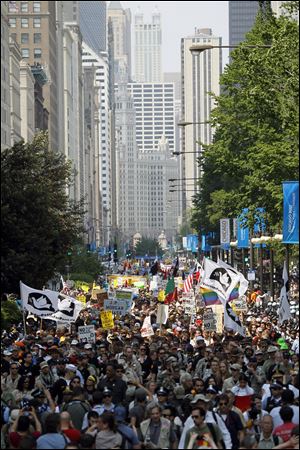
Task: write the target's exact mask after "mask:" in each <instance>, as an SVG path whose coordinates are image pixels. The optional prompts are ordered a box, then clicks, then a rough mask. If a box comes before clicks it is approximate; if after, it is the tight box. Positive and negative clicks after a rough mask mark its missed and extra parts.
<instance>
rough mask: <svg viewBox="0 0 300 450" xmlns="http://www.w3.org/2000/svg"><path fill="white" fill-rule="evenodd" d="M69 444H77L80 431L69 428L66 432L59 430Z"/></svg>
mask: <svg viewBox="0 0 300 450" xmlns="http://www.w3.org/2000/svg"><path fill="white" fill-rule="evenodd" d="M61 431H62V432H63V433H64V434H65V435H66V436H67V438H69V439H70V441H71V442H79V439H80V431H79V430H76V429H75V428H69V429H68V430H61Z"/></svg>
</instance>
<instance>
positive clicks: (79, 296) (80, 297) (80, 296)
mask: <svg viewBox="0 0 300 450" xmlns="http://www.w3.org/2000/svg"><path fill="white" fill-rule="evenodd" d="M76 298H77V300H79V301H80V302H82V303H84V304H86V298H85V295H77V297H76Z"/></svg>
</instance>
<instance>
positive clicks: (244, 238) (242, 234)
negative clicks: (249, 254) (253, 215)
mask: <svg viewBox="0 0 300 450" xmlns="http://www.w3.org/2000/svg"><path fill="white" fill-rule="evenodd" d="M247 212H248V208H244V209H243V214H246V213H247ZM244 221H245V219H244V218H243V217H242V216H239V217H238V220H237V241H238V245H237V246H238V248H248V247H249V228H248V227H244V226H243V225H244Z"/></svg>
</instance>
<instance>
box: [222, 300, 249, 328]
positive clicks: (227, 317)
mask: <svg viewBox="0 0 300 450" xmlns="http://www.w3.org/2000/svg"><path fill="white" fill-rule="evenodd" d="M222 303H223V305H224V327H225V328H228V329H229V330H233V331H234V332H235V333H239V334H241V335H242V336H246V331H245V328H244V327H243V325H242V323H241V321H240V319H239V317H238V316H237V315H236V314H235V312H234V311H233V309H232V308H231V304H230V303H229V302H224V300H222Z"/></svg>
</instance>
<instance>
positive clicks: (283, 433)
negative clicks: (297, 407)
mask: <svg viewBox="0 0 300 450" xmlns="http://www.w3.org/2000/svg"><path fill="white" fill-rule="evenodd" d="M295 426H296V425H295V424H294V423H293V422H288V423H284V424H282V425H279V426H278V427H276V428H275V429H274V431H273V434H276V436H279V437H281V439H282V440H283V442H286V441H288V440H289V439H290V437H291V433H292V430H293V429H294V428H295Z"/></svg>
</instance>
